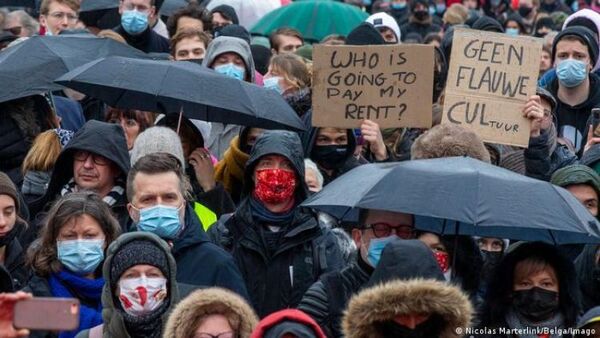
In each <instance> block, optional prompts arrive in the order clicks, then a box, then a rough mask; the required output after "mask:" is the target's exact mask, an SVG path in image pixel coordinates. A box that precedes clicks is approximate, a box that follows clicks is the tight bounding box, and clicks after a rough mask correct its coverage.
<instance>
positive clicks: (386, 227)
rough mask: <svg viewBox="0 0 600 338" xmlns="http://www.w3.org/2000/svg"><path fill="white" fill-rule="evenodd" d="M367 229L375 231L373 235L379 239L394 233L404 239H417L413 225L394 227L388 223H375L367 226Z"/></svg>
mask: <svg viewBox="0 0 600 338" xmlns="http://www.w3.org/2000/svg"><path fill="white" fill-rule="evenodd" d="M365 228H367V229H371V230H373V235H375V237H377V238H381V237H388V236H391V235H392V231H395V232H396V235H397V236H398V237H400V238H402V239H412V238H415V235H416V230H415V228H414V227H413V226H412V225H399V226H392V225H390V224H387V223H373V224H367V225H365Z"/></svg>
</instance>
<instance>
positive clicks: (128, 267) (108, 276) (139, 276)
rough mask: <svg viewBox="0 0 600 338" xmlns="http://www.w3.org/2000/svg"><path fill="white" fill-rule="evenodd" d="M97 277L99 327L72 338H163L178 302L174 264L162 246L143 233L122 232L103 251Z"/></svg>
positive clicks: (158, 240) (164, 243)
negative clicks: (103, 284) (100, 280)
mask: <svg viewBox="0 0 600 338" xmlns="http://www.w3.org/2000/svg"><path fill="white" fill-rule="evenodd" d="M102 275H103V277H104V279H105V280H106V287H105V288H104V290H103V291H102V293H103V294H102V306H103V308H104V311H103V312H102V318H103V319H104V324H102V325H99V326H96V327H93V328H91V329H90V330H86V331H83V332H81V333H80V334H78V335H77V338H88V337H90V338H94V337H119V338H136V337H140V338H141V337H144V338H152V337H162V332H163V328H164V326H165V325H166V323H167V318H168V314H169V313H170V310H171V309H172V308H173V307H174V306H175V304H176V303H177V302H178V301H179V288H178V286H177V282H176V280H175V275H176V263H175V259H174V258H173V256H172V255H171V249H170V248H169V246H168V245H167V243H166V242H165V241H163V240H161V239H160V238H159V237H158V236H156V235H154V234H151V233H147V232H132V233H127V234H124V235H122V236H120V237H119V239H117V240H116V241H115V242H114V243H112V244H111V245H110V247H109V248H108V250H107V252H106V261H105V263H104V267H103V268H102Z"/></svg>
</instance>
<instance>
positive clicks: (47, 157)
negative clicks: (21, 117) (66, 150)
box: [23, 129, 62, 173]
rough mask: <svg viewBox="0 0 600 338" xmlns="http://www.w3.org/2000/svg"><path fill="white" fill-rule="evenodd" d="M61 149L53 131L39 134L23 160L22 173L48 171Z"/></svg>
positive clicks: (52, 166)
mask: <svg viewBox="0 0 600 338" xmlns="http://www.w3.org/2000/svg"><path fill="white" fill-rule="evenodd" d="M61 150H62V147H61V145H60V140H59V139H58V135H56V132H54V130H52V129H51V130H46V131H45V132H43V133H40V134H39V135H38V136H36V138H35V139H34V141H33V144H32V145H31V149H29V152H27V155H26V156H25V159H24V160H23V173H26V172H28V171H50V170H52V168H54V164H55V163H56V160H57V159H58V155H60V151H61Z"/></svg>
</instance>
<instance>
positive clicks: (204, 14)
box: [167, 3, 212, 46]
mask: <svg viewBox="0 0 600 338" xmlns="http://www.w3.org/2000/svg"><path fill="white" fill-rule="evenodd" d="M184 16H187V17H190V18H193V19H197V20H200V21H202V29H203V30H204V31H207V32H210V31H211V30H212V16H211V14H210V12H209V11H208V10H207V9H206V8H204V7H202V6H200V5H198V4H196V3H190V4H189V5H187V6H186V7H183V8H182V9H180V10H178V11H177V12H175V13H174V14H173V15H171V16H170V17H169V20H167V31H168V32H169V36H170V37H174V36H175V34H177V24H178V22H179V19H181V18H182V17H184ZM207 46H208V45H207Z"/></svg>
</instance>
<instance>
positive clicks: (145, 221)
mask: <svg viewBox="0 0 600 338" xmlns="http://www.w3.org/2000/svg"><path fill="white" fill-rule="evenodd" d="M183 205H185V204H182V205H181V206H180V207H179V208H175V207H170V206H166V205H162V204H158V205H155V206H153V207H148V208H144V209H141V210H139V212H140V220H139V222H138V223H137V228H138V229H139V230H140V231H147V232H151V233H153V234H155V235H157V236H158V237H160V238H163V239H174V238H177V235H179V232H180V231H181V228H182V224H181V220H180V219H179V210H181V208H183ZM134 208H135V207H134Z"/></svg>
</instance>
